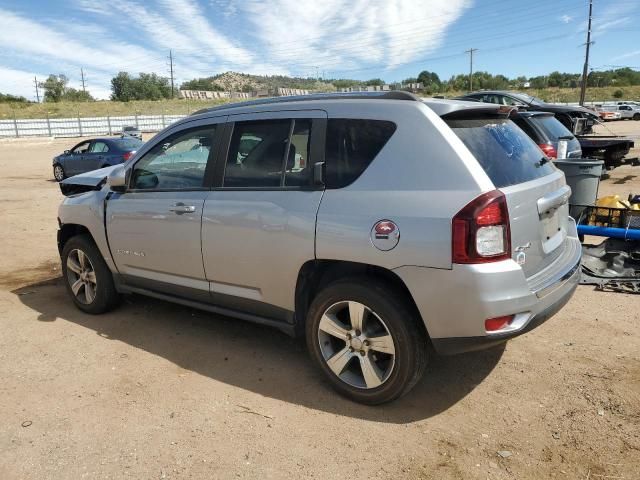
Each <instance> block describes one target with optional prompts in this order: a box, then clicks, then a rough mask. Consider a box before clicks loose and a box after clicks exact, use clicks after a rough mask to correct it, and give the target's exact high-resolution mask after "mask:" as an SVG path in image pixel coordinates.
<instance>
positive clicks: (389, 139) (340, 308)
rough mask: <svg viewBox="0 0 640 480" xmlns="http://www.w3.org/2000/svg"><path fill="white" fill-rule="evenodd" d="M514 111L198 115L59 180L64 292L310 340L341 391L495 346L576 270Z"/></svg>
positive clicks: (327, 108) (556, 294)
mask: <svg viewBox="0 0 640 480" xmlns="http://www.w3.org/2000/svg"><path fill="white" fill-rule="evenodd" d="M509 110H510V107H500V106H497V105H488V104H483V103H478V102H463V101H446V100H430V99H428V100H424V99H420V98H418V97H415V96H413V95H410V94H406V93H403V92H391V93H388V92H387V93H375V94H368V95H367V94H360V93H359V94H354V95H335V94H333V95H311V96H305V97H297V98H296V97H294V98H291V97H289V98H286V99H280V100H259V101H255V102H247V103H238V104H233V105H226V106H223V107H216V108H211V109H207V110H202V111H200V112H197V113H196V114H194V115H192V116H190V117H188V118H186V119H184V120H182V121H180V122H177V123H175V124H173V125H171V126H170V127H168V128H167V129H165V130H164V131H162V132H161V133H159V134H158V135H156V136H155V137H154V139H152V140H151V141H149V142H147V143H146V144H145V145H144V147H142V148H141V149H140V150H139V151H138V152H137V153H136V155H135V156H134V157H133V158H132V159H131V160H129V161H128V162H127V163H125V164H124V165H119V166H116V167H112V168H107V169H102V170H97V171H94V172H90V173H87V174H84V175H80V176H76V177H73V178H70V179H67V180H66V181H65V182H62V184H61V187H62V189H63V192H64V193H65V194H66V195H68V198H66V199H65V200H64V202H63V203H62V205H61V206H60V210H59V223H60V230H59V233H58V245H59V250H60V254H61V257H62V269H63V273H64V277H65V279H66V285H67V289H68V292H69V294H70V296H71V298H72V299H73V301H74V303H75V304H76V305H77V306H78V308H80V309H81V310H83V311H85V312H88V313H102V312H105V311H107V310H109V309H111V308H113V307H114V306H115V305H116V304H117V302H118V298H119V295H120V294H126V293H139V294H144V295H149V296H152V297H156V298H160V299H164V300H169V301H172V302H177V303H181V304H184V305H189V306H192V307H197V308H202V309H204V310H208V311H210V312H214V313H219V314H224V315H228V316H231V317H235V318H238V319H241V320H249V321H253V322H257V323H262V324H266V325H271V326H273V327H276V328H278V329H280V330H282V331H284V332H287V333H289V334H292V335H304V336H306V342H307V346H308V349H309V352H310V355H311V357H312V358H313V361H314V362H315V363H316V364H317V366H318V367H319V368H320V370H321V371H322V372H324V374H325V375H326V378H327V379H328V381H329V382H330V383H331V384H332V385H333V386H334V387H335V388H336V389H337V390H339V391H340V392H341V393H343V394H345V395H347V396H348V397H350V398H352V399H354V400H356V401H359V402H363V403H368V404H378V403H382V402H386V401H390V400H393V399H395V398H398V397H399V396H401V395H403V394H404V393H406V392H408V391H409V390H410V389H411V388H412V387H413V386H414V385H415V383H416V382H417V381H418V380H419V379H420V377H421V375H422V373H423V371H424V369H425V366H426V364H427V360H428V352H430V351H432V350H431V349H428V346H429V345H432V346H433V347H434V349H435V351H436V352H438V353H444V354H450V353H458V352H464V351H469V350H475V349H480V348H485V347H490V346H492V345H496V344H498V343H500V342H503V341H505V340H507V339H509V338H511V337H514V336H516V335H519V334H521V333H524V332H526V331H528V330H530V329H532V328H534V327H535V326H537V325H539V324H540V323H541V322H543V321H545V320H546V319H548V318H549V317H550V316H551V315H553V314H554V313H555V312H557V311H558V310H559V309H560V308H561V307H562V306H563V305H564V304H565V303H566V302H567V301H568V300H569V299H570V297H571V295H572V294H573V292H574V290H575V288H576V285H577V283H578V275H579V264H580V256H581V249H580V243H579V241H578V236H577V232H576V227H575V223H574V222H573V220H572V219H571V218H570V217H569V215H568V206H567V200H568V198H569V194H570V189H569V188H568V187H567V185H566V184H565V179H564V176H563V173H562V172H561V171H559V170H557V169H556V168H555V167H554V165H553V163H551V162H550V161H548V159H547V158H546V157H544V156H543V154H542V152H541V151H540V150H539V149H538V147H537V146H536V145H535V143H534V142H533V141H532V140H531V139H530V138H529V137H527V135H525V134H524V132H523V131H522V130H520V129H519V128H518V127H517V126H516V125H515V124H514V123H513V122H512V121H511V120H509V119H508V114H509ZM105 179H106V181H105Z"/></svg>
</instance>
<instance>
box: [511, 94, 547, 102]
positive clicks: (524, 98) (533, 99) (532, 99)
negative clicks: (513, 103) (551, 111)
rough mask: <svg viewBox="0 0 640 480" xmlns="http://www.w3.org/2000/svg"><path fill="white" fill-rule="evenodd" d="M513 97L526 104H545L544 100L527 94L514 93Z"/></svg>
mask: <svg viewBox="0 0 640 480" xmlns="http://www.w3.org/2000/svg"><path fill="white" fill-rule="evenodd" d="M511 95H513V96H514V97H516V98H518V99H520V100H522V101H523V102H526V103H532V102H535V103H544V100H542V99H540V98H538V97H534V96H531V95H527V94H526V93H520V92H514V93H512V94H511Z"/></svg>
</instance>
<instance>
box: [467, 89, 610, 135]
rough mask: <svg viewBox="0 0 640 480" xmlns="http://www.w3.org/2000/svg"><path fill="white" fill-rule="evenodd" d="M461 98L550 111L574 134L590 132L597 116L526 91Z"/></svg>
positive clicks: (490, 93)
mask: <svg viewBox="0 0 640 480" xmlns="http://www.w3.org/2000/svg"><path fill="white" fill-rule="evenodd" d="M458 98H459V99H461V100H472V101H477V102H485V103H494V104H497V105H508V106H515V107H519V108H522V109H527V110H530V111H540V112H551V113H553V114H554V115H555V116H556V118H557V119H558V120H559V121H560V123H562V124H563V125H564V126H565V127H566V128H567V130H569V131H571V132H572V133H574V134H575V135H585V134H588V133H591V132H592V130H593V126H594V125H595V124H596V123H597V120H598V117H597V115H596V114H594V113H593V112H592V111H591V110H589V109H587V108H584V107H579V106H573V105H557V104H553V103H546V102H544V101H543V100H541V99H539V98H537V97H533V96H531V95H527V94H526V93H519V92H510V91H503V90H487V91H479V92H472V93H468V94H467V95H463V96H461V97H458Z"/></svg>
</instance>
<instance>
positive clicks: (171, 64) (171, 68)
mask: <svg viewBox="0 0 640 480" xmlns="http://www.w3.org/2000/svg"><path fill="white" fill-rule="evenodd" d="M169 71H170V72H171V98H173V97H174V93H173V91H174V90H173V53H172V52H171V50H169Z"/></svg>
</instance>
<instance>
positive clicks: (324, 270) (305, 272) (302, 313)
mask: <svg viewBox="0 0 640 480" xmlns="http://www.w3.org/2000/svg"><path fill="white" fill-rule="evenodd" d="M350 277H371V278H375V279H376V280H378V281H382V282H383V283H385V284H386V285H387V286H389V287H390V288H391V289H392V290H394V292H397V293H398V295H401V296H402V297H403V299H404V301H406V302H407V305H408V306H409V308H410V309H412V311H413V312H414V314H415V318H416V319H418V320H419V321H418V324H419V325H418V328H420V329H421V330H422V331H423V333H424V334H425V335H426V337H427V338H429V334H428V332H427V329H426V326H425V323H424V321H423V319H422V316H421V315H420V311H419V310H418V307H417V305H416V303H415V301H414V300H413V297H412V296H411V293H410V292H409V289H408V288H407V286H406V285H405V283H404V282H403V281H402V279H401V278H400V277H399V276H398V275H397V274H396V273H394V272H393V271H392V270H389V269H387V268H384V267H380V266H377V265H371V264H367V263H359V262H348V261H344V260H309V261H307V262H306V263H304V264H303V265H302V267H301V268H300V270H299V272H298V279H297V281H296V291H295V312H296V314H295V318H296V325H295V329H296V335H301V336H304V332H305V326H306V317H307V311H308V310H309V306H310V305H311V302H312V301H313V298H314V295H315V293H316V292H319V291H320V290H321V289H322V288H324V287H325V286H326V285H328V284H330V283H332V282H334V281H336V280H340V279H344V278H350Z"/></svg>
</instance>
